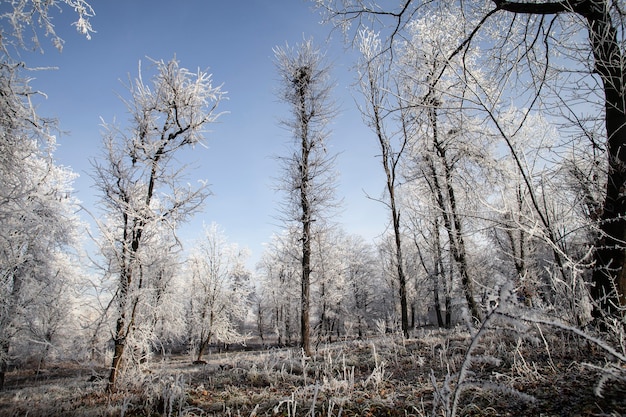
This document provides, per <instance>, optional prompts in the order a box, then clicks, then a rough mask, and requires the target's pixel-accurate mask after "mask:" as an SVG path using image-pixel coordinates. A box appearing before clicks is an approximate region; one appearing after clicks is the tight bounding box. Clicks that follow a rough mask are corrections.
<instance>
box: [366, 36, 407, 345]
mask: <svg viewBox="0 0 626 417" xmlns="http://www.w3.org/2000/svg"><path fill="white" fill-rule="evenodd" d="M380 48H381V43H380V39H379V38H378V36H376V35H375V34H373V33H371V32H368V31H363V32H361V34H360V38H359V49H360V51H361V54H362V56H363V59H362V62H361V64H360V66H361V68H362V69H361V74H360V79H359V81H360V88H361V92H362V94H363V96H364V98H365V106H363V108H362V110H361V112H362V113H363V117H364V119H365V123H366V124H367V125H368V126H369V127H370V128H371V129H372V130H373V131H374V134H375V135H376V139H377V141H378V144H379V146H380V151H381V155H380V159H381V163H382V167H383V170H384V172H385V179H386V182H385V191H386V194H385V197H386V200H384V202H385V204H386V205H387V207H388V208H389V212H390V214H391V224H392V227H393V237H394V258H395V260H394V264H395V265H394V268H395V271H396V273H397V280H398V291H399V294H398V295H399V297H400V317H401V326H402V332H403V333H404V336H405V337H407V338H408V337H409V313H408V301H407V277H406V272H405V268H404V258H403V255H402V230H401V221H400V210H401V209H400V205H399V197H398V195H397V194H398V192H399V187H400V179H401V177H400V176H401V173H400V169H401V165H400V164H401V161H402V158H403V155H404V153H405V151H406V149H407V145H408V143H409V133H408V130H407V124H406V119H405V118H404V115H405V113H403V112H402V111H401V112H400V117H399V119H400V122H399V125H400V127H399V128H398V129H397V130H398V131H397V132H389V131H388V130H390V128H389V127H388V124H389V119H391V118H392V117H393V114H394V113H393V111H394V110H396V109H397V108H398V107H401V104H396V103H393V102H392V99H390V96H392V94H391V88H392V83H393V80H392V79H391V78H392V77H390V74H389V72H388V68H387V67H386V66H385V65H386V62H385V60H384V59H381V57H382V55H381V49H380Z"/></svg>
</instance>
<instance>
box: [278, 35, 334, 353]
mask: <svg viewBox="0 0 626 417" xmlns="http://www.w3.org/2000/svg"><path fill="white" fill-rule="evenodd" d="M274 54H275V57H276V66H277V69H278V73H279V76H280V80H281V89H280V93H279V95H280V98H281V99H282V100H283V101H284V102H285V103H286V104H287V105H288V106H289V107H290V110H289V111H290V117H289V118H288V119H284V120H283V122H282V123H283V125H284V126H285V127H286V128H287V129H289V130H290V131H291V134H292V137H293V140H294V142H295V143H294V145H295V146H296V150H294V152H293V154H292V155H290V156H288V157H285V158H283V159H282V161H283V168H284V170H285V175H284V177H283V179H282V186H283V187H284V189H285V191H286V192H287V193H288V200H287V203H286V204H285V206H284V209H283V212H284V215H285V220H286V221H287V222H297V223H299V224H300V225H301V227H302V229H301V233H302V235H301V243H302V258H301V264H302V279H301V287H302V291H301V313H300V314H301V317H300V332H301V334H300V336H301V344H302V348H303V350H304V352H305V353H306V354H307V355H309V354H310V353H311V347H310V333H311V323H310V310H311V271H312V264H311V257H312V242H313V235H314V229H315V228H316V227H317V228H321V227H322V225H323V223H324V221H325V220H328V218H327V216H328V210H329V209H330V208H332V207H334V206H335V205H336V202H335V197H334V191H335V185H334V180H335V172H333V168H334V162H335V157H334V155H333V154H331V153H329V152H328V148H327V145H326V139H327V138H328V135H329V132H328V123H329V122H330V121H331V119H332V118H333V117H334V116H335V113H336V109H335V106H334V103H333V101H332V98H331V91H332V83H331V79H330V73H329V71H330V67H329V66H328V64H326V63H325V58H324V54H323V53H322V52H321V50H320V49H318V48H317V47H315V45H314V44H313V41H312V40H311V39H309V40H306V41H304V42H303V43H302V44H300V45H296V47H295V48H292V47H289V46H288V45H286V46H285V47H276V48H275V49H274ZM314 225H315V227H314Z"/></svg>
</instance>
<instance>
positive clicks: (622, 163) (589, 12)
mask: <svg viewBox="0 0 626 417" xmlns="http://www.w3.org/2000/svg"><path fill="white" fill-rule="evenodd" d="M585 4H586V6H585V7H584V8H583V12H582V13H581V14H583V16H585V17H586V18H587V21H588V23H589V38H590V39H591V43H592V45H593V53H594V58H595V69H596V72H597V73H598V74H599V75H600V77H601V78H602V83H603V86H604V94H605V111H606V120H605V125H606V133H607V140H608V143H607V145H608V146H607V148H608V158H609V173H608V180H607V184H606V197H605V200H604V207H603V213H602V217H601V221H602V223H601V225H600V230H601V234H600V238H599V242H598V243H597V245H596V259H595V261H596V267H595V269H594V273H593V281H594V286H593V287H592V292H591V293H592V296H593V298H594V300H595V301H596V302H597V306H596V308H595V309H594V316H595V317H596V318H600V317H601V316H602V315H603V314H609V315H611V316H619V315H620V314H619V309H620V307H621V308H623V307H625V306H626V268H624V263H625V261H626V250H625V245H626V244H625V242H626V217H625V216H626V111H625V106H626V105H625V103H624V100H625V95H624V84H625V83H624V72H623V69H622V68H623V57H622V53H621V51H620V48H619V45H618V43H617V35H616V30H615V28H614V27H613V25H612V22H611V18H610V16H609V14H608V5H607V4H606V3H605V2H604V1H602V2H601V1H587V2H585Z"/></svg>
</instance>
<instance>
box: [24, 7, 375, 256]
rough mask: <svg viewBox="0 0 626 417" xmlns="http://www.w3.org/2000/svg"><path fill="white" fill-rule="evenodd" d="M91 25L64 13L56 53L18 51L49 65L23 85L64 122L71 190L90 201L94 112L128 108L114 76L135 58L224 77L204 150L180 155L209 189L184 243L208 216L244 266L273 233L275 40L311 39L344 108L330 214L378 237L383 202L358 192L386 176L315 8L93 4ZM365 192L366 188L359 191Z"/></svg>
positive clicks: (61, 156)
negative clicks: (77, 26) (335, 209)
mask: <svg viewBox="0 0 626 417" xmlns="http://www.w3.org/2000/svg"><path fill="white" fill-rule="evenodd" d="M91 4H92V6H93V8H94V11H95V13H96V15H95V16H94V17H92V18H91V21H92V26H93V28H94V30H95V31H96V33H94V34H93V36H92V39H91V40H86V39H85V38H83V37H82V36H81V35H80V34H78V33H76V31H75V30H74V28H73V27H72V26H70V24H71V22H72V19H73V18H74V15H73V13H71V12H70V11H69V10H64V12H63V13H62V14H61V15H56V16H55V19H54V23H55V26H56V28H57V31H58V33H59V34H60V35H61V36H62V37H63V38H64V40H65V41H66V43H65V47H64V49H63V52H62V53H58V52H57V51H56V50H55V49H54V48H53V47H52V46H51V45H50V44H49V43H46V41H47V39H43V42H42V43H43V47H44V50H45V52H44V53H43V54H41V53H22V58H23V59H24V61H25V62H26V63H27V65H28V66H29V67H37V66H41V67H56V68H57V69H55V70H51V71H37V72H33V73H32V76H33V77H34V78H35V80H34V81H33V82H32V86H34V87H35V88H36V89H38V90H41V91H43V92H45V93H46V94H47V96H48V97H47V99H46V100H43V101H41V102H40V103H39V114H40V115H42V116H47V117H55V118H57V119H58V120H59V123H60V127H61V129H62V130H63V131H64V132H66V133H64V134H61V135H59V137H58V143H59V147H58V150H57V152H56V154H55V156H56V159H57V163H59V164H61V165H65V166H70V167H71V168H72V169H73V170H74V171H75V172H77V173H78V174H79V175H80V178H79V179H78V180H77V181H76V183H75V189H76V195H77V196H78V198H79V199H80V200H81V201H83V203H84V205H85V206H86V207H87V208H88V209H90V210H92V211H94V212H97V208H95V207H94V201H95V192H96V191H95V190H94V188H93V187H92V180H91V178H90V176H89V172H90V170H91V165H90V160H91V159H93V158H94V157H96V156H98V155H99V152H100V143H101V135H100V133H101V128H100V117H102V118H103V119H104V120H105V121H107V122H111V121H113V119H114V118H116V119H117V121H118V122H120V123H123V122H125V121H126V120H127V118H128V116H127V113H126V111H125V107H124V104H123V103H122V102H121V101H120V100H119V98H118V95H122V96H123V97H128V96H127V94H126V90H125V88H124V85H123V81H126V80H127V79H128V76H129V75H130V76H131V77H135V76H136V75H137V65H138V62H139V60H142V61H143V62H144V65H147V60H146V57H150V58H154V59H163V60H169V59H171V58H172V57H174V55H175V56H176V57H177V59H178V60H179V61H180V64H181V66H182V67H186V68H188V69H190V70H194V71H195V70H196V69H198V68H200V69H208V71H209V72H210V73H212V74H213V80H214V82H215V83H216V84H222V83H223V84H224V90H226V91H228V100H227V101H225V102H223V103H222V106H221V110H223V111H227V112H228V114H225V115H224V116H223V117H222V118H221V120H220V123H218V124H215V125H213V126H212V127H211V128H210V129H211V132H210V133H209V134H207V135H206V138H207V140H206V144H207V145H208V148H201V147H200V148H196V150H195V151H194V152H193V153H190V154H189V155H188V156H189V157H190V158H191V159H190V160H188V161H185V162H189V163H192V164H193V165H194V166H195V167H196V168H195V169H194V170H193V171H192V172H191V173H190V175H189V177H190V178H194V179H195V178H197V179H205V180H207V181H208V182H209V183H210V184H211V191H212V192H213V195H212V196H211V197H210V198H209V199H208V200H207V202H206V205H205V207H204V209H203V211H202V212H201V213H199V214H198V215H196V217H195V219H194V220H193V221H192V222H191V223H190V224H189V225H186V226H185V227H184V228H183V229H182V230H181V237H182V238H183V239H184V241H185V242H186V243H187V245H189V244H190V241H192V240H193V239H195V238H198V237H200V236H201V228H202V223H203V222H204V223H207V224H209V223H211V222H216V223H218V224H219V225H221V226H222V228H223V229H224V231H225V233H226V235H227V236H228V237H229V240H230V241H231V242H235V243H238V244H239V245H241V246H247V247H248V248H249V249H250V250H251V252H252V258H251V261H250V265H253V264H254V262H256V260H258V258H259V257H260V255H261V252H262V251H263V242H268V241H269V239H270V237H271V235H272V234H273V233H277V232H279V231H280V223H279V221H278V220H276V216H277V215H278V202H279V201H281V200H282V199H283V196H282V195H281V194H280V193H277V192H275V191H274V186H273V185H274V183H275V178H276V176H277V175H279V173H280V169H279V166H278V164H277V161H276V160H275V159H274V158H273V156H275V155H280V154H281V153H284V151H285V149H286V148H285V145H286V144H287V143H288V141H289V133H288V132H287V131H285V130H284V129H282V128H281V127H280V126H279V123H278V121H279V119H281V118H284V117H286V116H288V108H287V107H286V106H285V105H283V104H281V103H280V102H279V100H278V99H277V96H276V90H277V88H278V86H279V84H278V76H277V74H276V71H275V67H274V62H273V52H272V48H273V47H275V46H277V45H284V44H285V43H286V42H288V43H289V44H290V45H293V44H295V43H298V42H301V41H302V40H303V39H304V38H305V37H306V38H308V37H311V36H312V37H313V38H314V40H315V41H316V43H317V44H318V45H319V46H321V47H322V48H323V49H325V50H327V56H328V58H329V61H330V62H331V63H332V65H333V75H334V77H335V79H336V80H337V87H336V90H335V98H336V101H337V103H338V105H339V106H340V109H341V112H340V114H339V115H338V116H337V118H336V119H335V121H334V123H333V124H332V132H333V133H332V136H331V137H330V142H329V143H330V147H331V148H332V149H333V150H334V151H336V152H338V153H340V156H339V158H338V160H337V164H338V165H337V169H338V171H339V172H340V174H341V176H340V178H339V188H338V197H339V198H343V199H344V206H343V210H342V213H341V214H340V215H339V216H338V217H337V218H336V220H337V221H338V222H339V223H341V224H342V226H343V227H344V229H345V230H346V231H347V232H349V233H354V234H360V235H362V236H363V237H365V238H366V239H374V238H375V237H376V236H378V235H380V234H381V233H382V232H383V231H384V230H385V226H386V223H387V214H386V212H385V209H384V206H383V205H382V204H380V203H377V202H374V201H371V200H369V199H368V198H367V197H366V195H365V192H367V193H368V194H370V195H372V196H379V195H380V194H381V192H382V190H383V187H384V182H383V174H382V168H381V167H380V162H379V161H378V159H377V158H376V155H377V154H378V151H377V145H376V141H375V138H374V136H373V135H372V133H371V132H370V131H369V130H368V129H367V128H366V127H365V126H364V125H363V123H362V121H361V116H360V114H359V113H358V111H357V109H356V105H355V103H354V97H357V96H358V95H357V93H356V92H355V90H354V88H353V87H352V84H353V83H354V81H355V71H354V69H353V64H354V54H353V53H352V52H350V51H348V50H346V48H345V45H344V44H343V40H342V37H341V34H340V33H338V32H337V33H332V37H330V39H329V35H331V28H330V26H328V25H320V23H319V22H320V16H319V15H318V14H317V13H316V12H314V11H313V10H312V9H311V4H312V2H308V1H304V0H264V1H261V0H245V1H210V0H178V1H161V0H159V1H155V0H99V1H98V0H92V1H91ZM364 191H365V192H364Z"/></svg>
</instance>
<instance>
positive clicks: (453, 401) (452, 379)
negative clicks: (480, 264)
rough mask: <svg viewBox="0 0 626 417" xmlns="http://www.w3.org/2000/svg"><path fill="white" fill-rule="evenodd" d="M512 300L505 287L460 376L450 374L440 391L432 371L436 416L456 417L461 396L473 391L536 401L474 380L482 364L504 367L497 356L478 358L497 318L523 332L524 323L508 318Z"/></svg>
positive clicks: (472, 343)
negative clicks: (478, 365) (479, 348)
mask: <svg viewBox="0 0 626 417" xmlns="http://www.w3.org/2000/svg"><path fill="white" fill-rule="evenodd" d="M512 296H513V295H512V291H511V288H509V287H506V286H505V287H503V288H502V289H501V291H500V297H499V303H498V304H497V305H496V306H495V308H493V309H492V310H491V311H490V312H489V313H488V314H487V316H486V317H485V319H484V320H483V322H482V323H481V326H480V328H479V329H478V330H477V331H476V332H475V333H473V334H472V338H471V341H470V345H469V347H468V348H467V350H466V351H465V355H464V358H463V362H462V364H461V366H460V368H459V371H458V372H457V373H456V374H454V375H452V374H450V371H448V373H447V374H446V376H445V377H444V381H443V383H442V385H441V387H440V386H439V384H438V383H437V380H436V378H435V375H434V372H432V371H431V377H430V379H431V383H432V384H433V388H434V398H433V411H432V415H433V416H435V415H440V414H443V415H444V416H445V417H455V416H456V415H457V413H458V411H459V403H460V399H461V395H462V394H463V393H464V392H465V391H466V390H468V389H470V388H482V389H486V390H491V391H497V392H501V393H504V394H507V395H512V396H515V397H518V398H519V399H521V400H523V401H527V402H534V401H535V398H534V397H532V396H530V395H527V394H524V393H522V392H520V391H517V390H515V389H513V388H511V387H509V386H505V385H502V384H496V383H493V382H490V381H479V380H472V379H471V377H472V375H473V372H472V371H471V367H472V365H475V364H481V363H482V364H490V365H494V366H499V365H500V364H501V360H500V359H498V358H495V357H493V356H488V355H475V352H476V351H477V348H478V347H479V344H480V342H481V341H482V340H483V339H484V337H485V336H486V334H487V332H488V331H489V330H490V328H491V326H492V324H493V322H494V321H495V320H496V318H504V320H505V321H506V322H509V324H511V325H512V327H513V328H514V329H515V328H519V326H520V322H519V321H518V320H516V319H515V318H514V317H512V316H510V315H507V314H506V313H507V312H508V310H509V309H510V307H511V305H512V304H511V299H512ZM452 386H453V388H452Z"/></svg>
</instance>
